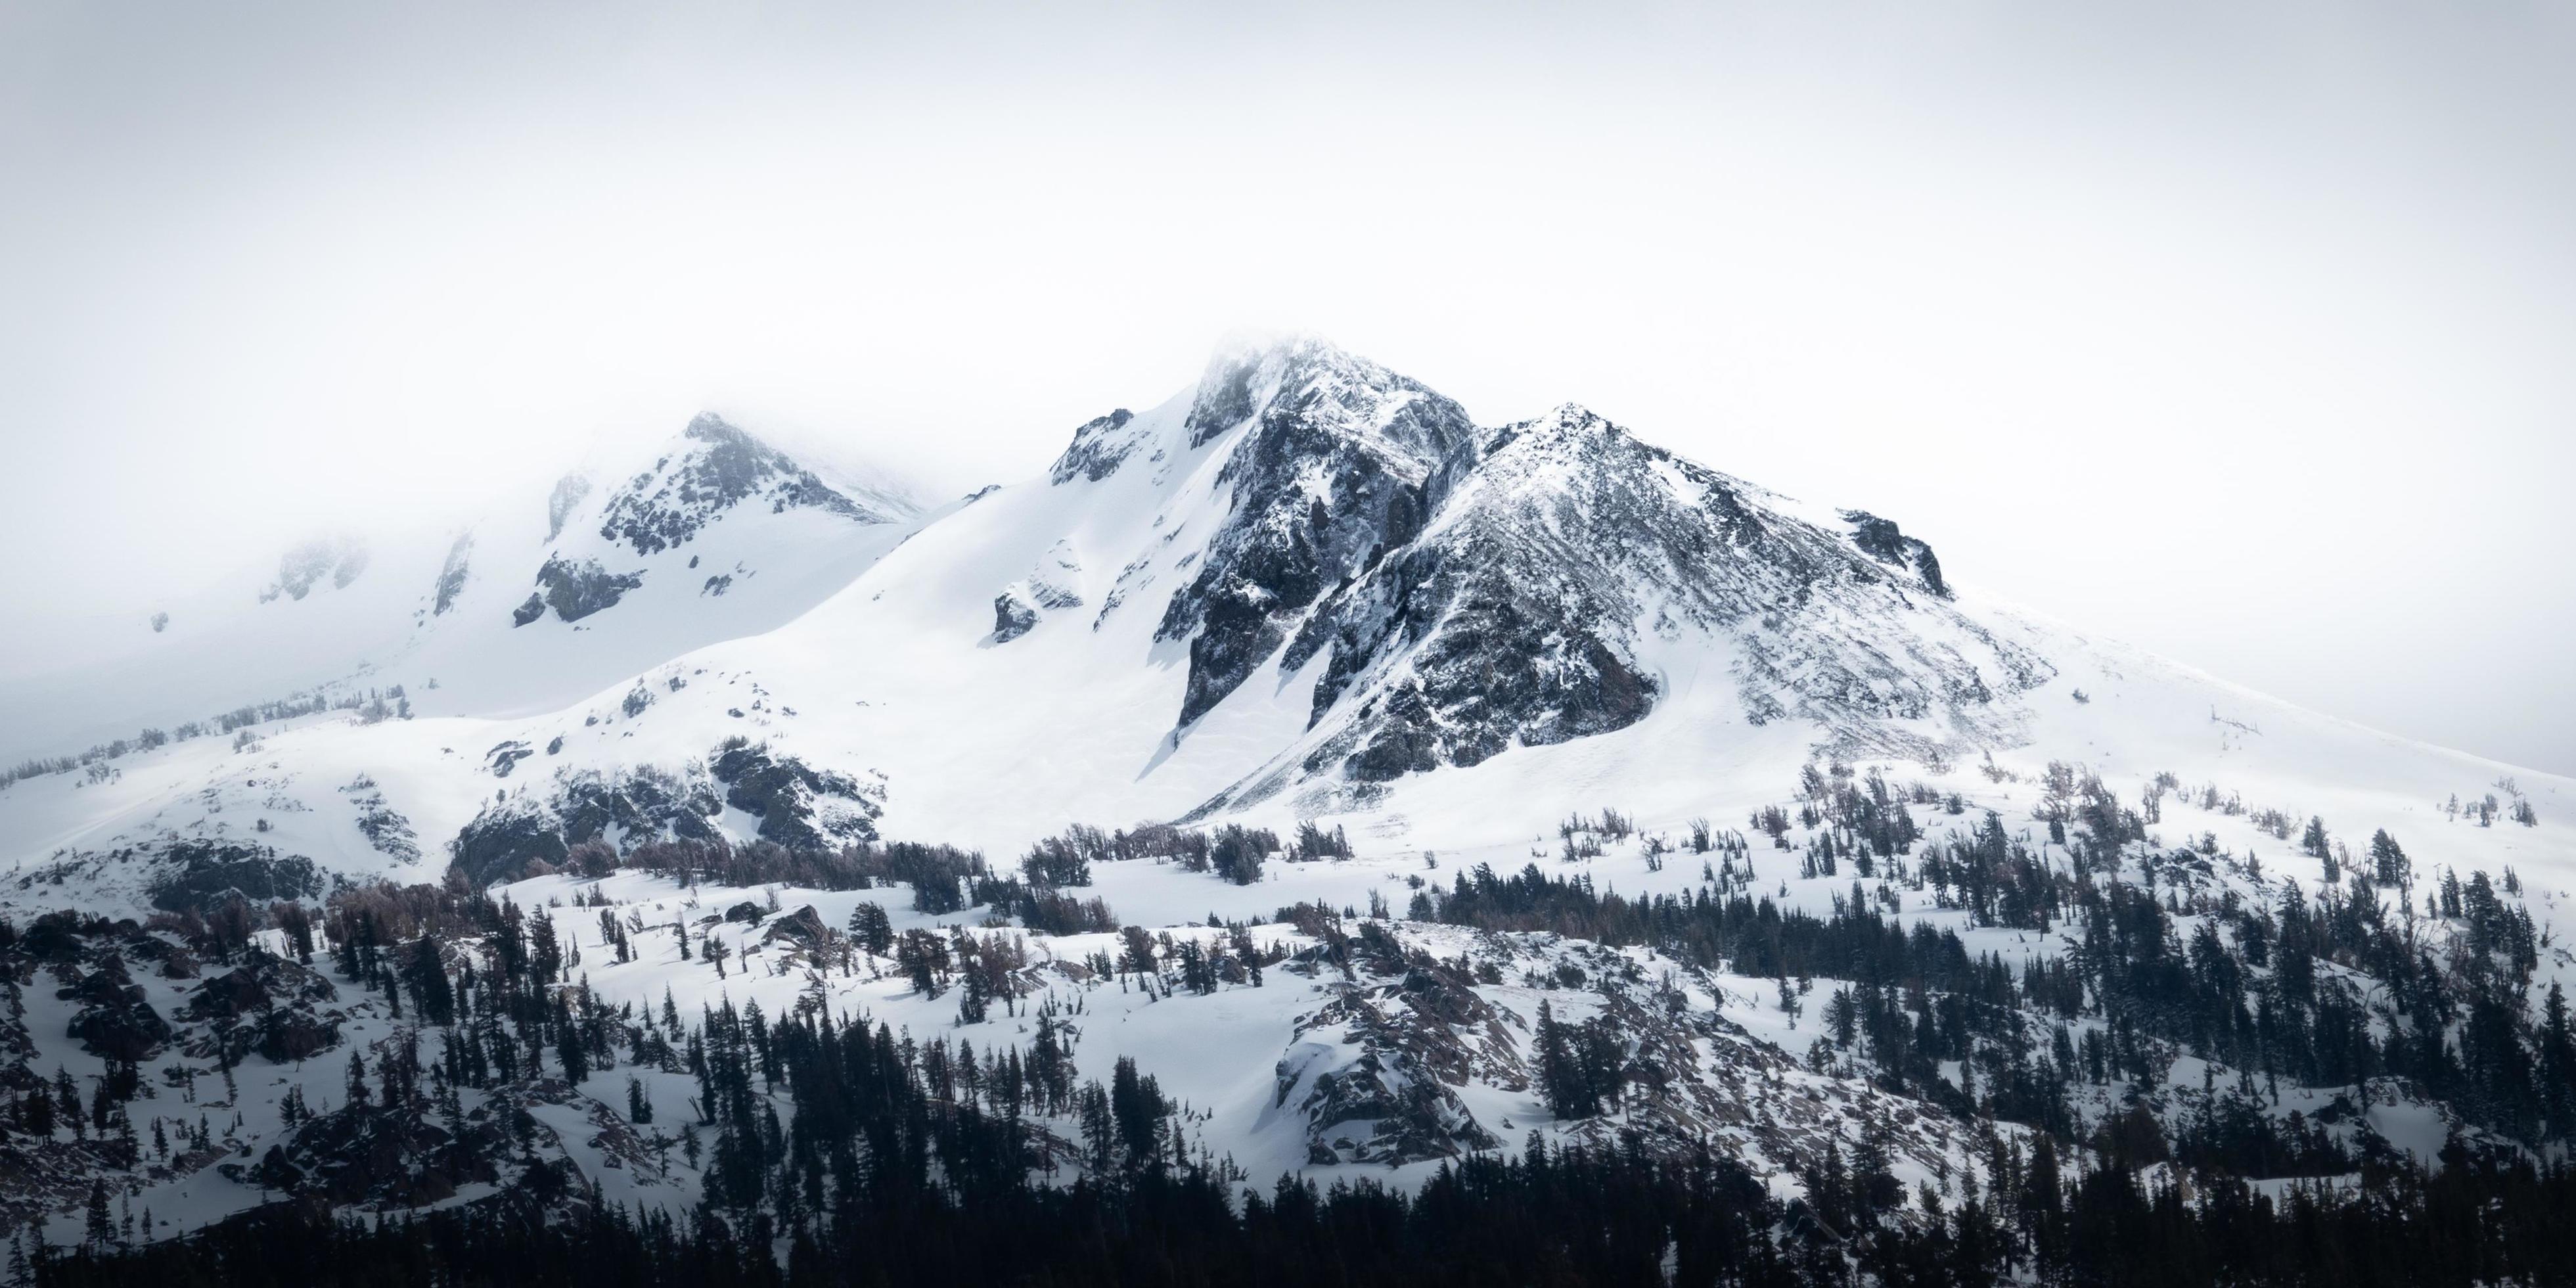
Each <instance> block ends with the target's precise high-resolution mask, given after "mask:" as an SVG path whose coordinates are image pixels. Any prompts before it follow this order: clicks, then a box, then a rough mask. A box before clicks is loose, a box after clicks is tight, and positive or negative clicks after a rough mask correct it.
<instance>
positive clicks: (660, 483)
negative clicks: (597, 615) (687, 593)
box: [567, 414, 892, 620]
mask: <svg viewBox="0 0 2576 1288" xmlns="http://www.w3.org/2000/svg"><path fill="white" fill-rule="evenodd" d="M686 436H687V438H688V440H689V443H690V446H689V447H688V448H687V450H685V451H683V452H681V453H679V454H678V455H676V456H667V457H664V458H663V459H661V460H659V461H656V462H655V463H654V466H653V468H652V469H650V470H647V471H645V472H644V473H642V474H639V475H637V476H635V478H634V479H632V480H630V481H629V482H628V483H627V484H626V485H625V486H624V487H622V488H620V489H618V491H617V494H616V495H615V496H612V497H610V498H609V500H608V506H607V509H606V510H605V511H604V512H603V514H602V521H601V523H600V528H599V535H600V536H602V537H605V538H607V539H608V540H610V541H614V542H619V543H622V544H625V545H627V546H631V547H633V549H634V551H635V553H637V554H639V555H649V554H653V553H655V552H656V551H661V550H667V549H669V548H671V547H673V546H678V545H684V544H686V543H687V542H688V541H689V539H690V538H692V537H695V536H696V535H697V534H698V533H699V531H700V530H702V529H704V528H705V527H706V525H707V524H709V523H711V522H713V521H714V520H715V519H716V518H717V517H718V516H720V515H722V514H723V513H724V512H725V511H727V510H730V509H732V508H733V507H734V506H735V505H737V504H740V503H742V502H744V501H747V500H765V501H767V502H768V503H769V508H770V510H771V511H772V512H783V511H785V510H788V509H790V508H803V509H813V510H821V511H823V512H825V513H827V514H837V515H840V516H841V517H843V518H846V519H851V520H853V521H856V522H859V523H885V522H888V521H890V520H891V518H892V516H891V515H887V514H882V513H879V512H877V511H875V510H872V509H869V508H868V507H866V506H862V505H860V504H859V503H858V502H856V501H854V500H851V499H850V498H849V497H847V496H844V495H842V494H841V493H839V492H836V491H834V490H833V489H832V488H831V487H830V486H829V485H827V484H825V483H824V482H823V481H822V480H821V479H819V478H816V477H815V476H814V473H813V471H811V470H808V469H806V468H805V467H804V466H802V465H799V464H797V463H796V461H795V460H794V459H793V458H791V457H789V456H787V455H786V454H785V453H782V452H780V451H778V450H777V449H776V448H773V447H771V446H769V445H768V444H766V443H763V442H761V441H760V440H759V439H757V438H754V437H752V436H751V435H749V434H746V433H744V432H743V431H741V430H739V429H736V428H734V427H733V426H731V425H728V424H726V423H725V421H724V419H723V418H722V417H720V416H716V415H713V414H705V415H701V416H699V417H698V418H697V419H695V420H692V421H690V422H689V428H688V429H687V431H686ZM567 620H568V619H567Z"/></svg>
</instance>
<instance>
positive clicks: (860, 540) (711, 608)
mask: <svg viewBox="0 0 2576 1288" xmlns="http://www.w3.org/2000/svg"><path fill="white" fill-rule="evenodd" d="M921 514H922V510H921V507H920V505H919V504H918V503H917V502H916V501H914V500H913V499H912V498H910V497H909V496H907V495H906V494H905V493H903V492H902V491H901V490H899V489H896V488H893V487H891V486H890V485H887V484H885V483H882V482H876V481H871V480H866V479H854V480H845V481H842V482H839V483H837V484H833V483H826V482H825V481H824V480H823V479H821V478H819V477H817V476H816V475H815V473H814V472H813V471H812V470H810V469H808V468H806V467H805V466H802V465H800V464H798V463H797V462H796V461H795V460H793V459H792V458H789V457H788V456H786V455H784V454H782V453H780V452H779V451H777V450H776V449H775V448H772V447H770V446H768V445H767V444H765V443H763V442H761V441H760V440H759V439H757V438H755V437H753V436H752V435H751V434H749V433H748V432H746V431H744V430H741V429H739V428H736V427H734V426H732V425H730V424H728V423H727V422H725V421H724V420H723V419H722V418H721V417H718V416H715V415H712V414H710V415H702V416H700V417H698V418H697V419H696V420H695V421H693V422H691V423H690V424H689V426H688V427H687V428H686V429H685V430H684V431H682V432H681V433H680V434H677V435H675V436H672V437H671V438H669V439H667V440H664V441H662V442H659V443H650V444H645V445H642V447H641V448H640V449H638V450H617V451H607V452H603V453H601V454H600V455H599V458H598V459H595V460H593V461H592V462H590V463H589V464H587V465H585V466H583V467H582V468H580V469H577V470H574V471H572V472H570V473H565V474H561V475H560V476H557V475H554V474H550V473H549V474H544V475H542V476H539V475H532V476H530V477H527V478H522V479H516V480H509V481H506V482H505V483H504V485H503V487H502V489H501V492H500V495H498V496H496V497H495V498H494V500H493V502H492V504H491V505H490V507H489V508H488V509H487V510H486V511H484V512H483V513H482V514H480V515H478V516H475V517H472V518H471V519H469V520H466V521H462V522H459V523H456V524H454V525H452V526H450V527H449V528H448V529H447V530H446V531H444V532H436V531H433V532H430V533H428V534H426V535H409V536H407V535H406V534H404V533H402V532H399V531H397V532H391V533H387V534H382V535H380V536H377V537H374V538H369V537H366V536H361V535H357V534H352V533H338V534H333V535H330V536H327V537H322V538H317V539H315V540H312V541H308V542H304V543H300V544H298V545H296V546H295V547H293V548H291V549H289V550H287V551H286V552H285V553H284V554H283V555H281V556H280V557H279V559H278V561H277V563H276V564H275V565H274V567H272V568H267V569H259V570H253V571H252V573H251V574H249V575H246V576H245V577H243V578H241V579H239V580H238V581H235V582H226V583H223V584H219V585H216V586H212V587H209V588H207V589H206V590H205V591H204V592H202V593H201V594H199V595H196V596H192V597H191V598H189V599H188V600H185V601H182V602H178V603H172V604H166V605H158V606H151V607H150V608H149V609H148V611H147V607H146V606H141V605H138V606H137V611H136V612H135V613H134V614H133V615H132V617H131V618H130V619H121V620H118V621H115V622H110V623H89V624H84V625H83V626H82V627H81V628H79V629H75V630H67V631H64V632H63V633H62V637H61V638H59V639H55V640H51V641H49V642H48V643H49V644H50V647H49V648H46V649H44V650H43V651H42V652H41V653H40V654H39V655H38V656H36V657H34V658H32V659H31V661H30V664H29V666H28V668H27V673H24V674H13V675H11V676H10V677H9V678H8V679H6V680H0V705H5V707H6V708H7V709H8V710H9V711H10V713H11V714H12V716H13V717H14V718H13V719H11V720H10V721H9V722H8V727H7V729H6V730H5V732H0V755H5V756H8V757H11V758H12V759H13V760H14V759H16V758H22V757H56V756H63V755H71V754H77V753H79V752H81V751H82V750H83V749H85V748H88V747H91V746H94V745H99V744H110V743H112V742H114V741H115V740H119V739H122V740H123V741H124V742H125V743H126V744H128V745H131V744H133V743H136V742H138V741H144V740H145V739H139V738H138V737H137V732H138V731H139V730H144V729H147V728H149V729H157V730H159V731H161V732H162V733H163V734H169V733H171V732H172V731H174V730H177V729H179V728H181V727H183V726H186V725H189V724H191V723H192V722H194V723H196V724H199V725H204V726H208V727H214V726H217V725H218V724H219V723H221V724H228V725H231V726H239V725H242V724H254V723H266V722H267V720H268V719H273V718H274V717H273V715H272V716H269V717H265V718H263V717H262V708H266V709H267V710H268V711H270V712H277V711H283V710H288V709H293V708H297V707H309V706H313V705H315V704H316V702H317V701H318V702H320V703H323V704H328V703H332V702H348V703H350V705H352V706H355V705H357V704H358V702H360V701H363V700H364V699H366V698H368V697H371V696H373V695H375V694H379V693H385V692H388V691H398V692H399V693H400V694H401V695H402V696H404V697H407V698H408V699H409V701H410V705H411V709H412V710H413V711H414V712H415V713H418V714H424V715H426V714H456V713H471V714H500V713H510V712H531V711H541V710H552V709H555V708H558V707H561V706H562V705H564V704H566V703H569V702H572V701H575V700H577V699H579V698H580V697H582V696H584V695H586V694H588V693H590V692H593V691H595V690H596V689H598V688H599V687H601V686H603V685H606V684H609V683H611V682H613V681H615V680H617V679H618V678H619V677H621V676H625V675H630V674H632V673H634V672H635V671H637V670H640V669H643V668H646V667H649V666H652V665H653V664H655V663H657V662H661V661H664V660H667V659H668V658H670V657H672V656H674V655H676V654H678V653H681V652H685V651H687V650H689V649H691V648H696V647H699V646H702V645H705V644H709V643H713V642H715V641H718V640H722V639H726V638H729V637H732V636H737V635H744V634H754V633H758V632H760V631H764V630H768V629H771V628H773V627H776V626H778V625H780V624H782V623H784V622H785V621H787V620H789V619H790V618H793V617H794V616H796V615H797V614H798V613H801V612H803V611H804V610H805V609H807V608H810V607H812V606H813V605H814V604H815V603H816V602H818V601H820V600H821V599H823V598H824V597H826V596H828V595H829V594H831V593H832V592H833V591H835V590H837V589H839V588H840V587H841V586H843V585H845V584H847V582H848V581H849V579H850V578H851V577H853V576H855V575H856V574H857V573H858V572H859V570H861V569H863V568H865V567H866V566H867V565H868V564H869V563H870V562H872V561H873V560H875V558H876V557H877V556H879V555H881V554H883V553H884V552H885V551H886V550H887V549H889V548H891V547H892V546H893V545H894V544H895V543H896V542H898V541H900V540H901V539H902V537H903V535H904V534H906V533H908V532H910V531H911V530H912V528H913V527H914V526H915V525H916V524H917V522H918V521H919V519H920V517H921ZM250 585H256V587H257V588H256V589H255V590H252V589H250V588H249V586H250ZM532 604H533V607H532V606H531V605H532ZM611 608H622V611H620V612H619V613H617V614H616V616H615V617H613V618H593V617H592V615H593V614H596V613H600V612H602V611H604V610H607V609H611ZM540 618H542V619H543V620H542V621H540V620H539V619H540ZM584 619H590V620H587V621H585V620H584ZM610 622H614V624H615V629H613V630H607V631H602V630H601V629H600V627H601V626H603V625H605V624H608V623H610ZM522 627H524V628H525V629H519V628H522ZM353 699H354V700H353ZM245 708H247V711H244V709H245ZM235 713H241V714H239V715H236V714H235ZM219 732H223V733H227V734H229V733H230V732H232V728H231V727H224V728H220V729H219Z"/></svg>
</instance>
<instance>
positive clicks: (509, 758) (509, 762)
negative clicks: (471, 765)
mask: <svg viewBox="0 0 2576 1288" xmlns="http://www.w3.org/2000/svg"><path fill="white" fill-rule="evenodd" d="M535 754H537V753H536V752H534V751H531V750H529V749H528V744H526V743H524V742H520V741H518V740H516V739H512V740H510V741H508V742H503V743H496V744H494V745H493V747H492V750H490V751H487V752H484V753H483V765H484V767H485V768H487V769H489V770H491V771H492V776H493V777H494V778H507V777H509V776H510V771H511V770H513V769H516V768H518V767H519V762H520V761H522V760H526V759H527V758H528V757H530V756H533V755H535Z"/></svg>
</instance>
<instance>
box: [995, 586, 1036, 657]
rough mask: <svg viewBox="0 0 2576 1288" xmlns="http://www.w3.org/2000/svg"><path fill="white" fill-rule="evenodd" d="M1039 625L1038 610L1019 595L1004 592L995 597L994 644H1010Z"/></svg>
mask: <svg viewBox="0 0 2576 1288" xmlns="http://www.w3.org/2000/svg"><path fill="white" fill-rule="evenodd" d="M1037 624H1038V610H1037V609H1035V608H1033V607H1030V606H1029V605H1028V604H1027V603H1026V602H1024V601H1023V600H1021V598H1020V597H1019V596H1017V595H1014V594H1012V593H1010V592H1009V591H1004V592H1002V593H1001V594H999V595H995V596H994V597H993V642H994V643H996V644H1008V643H1010V642H1011V641H1012V640H1015V639H1018V638H1019V637H1021V636H1023V635H1026V634H1028V633H1029V631H1030V630H1031V629H1033V628H1034V627H1036V626H1037Z"/></svg>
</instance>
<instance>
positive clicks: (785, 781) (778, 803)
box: [709, 738, 881, 850]
mask: <svg viewBox="0 0 2576 1288" xmlns="http://www.w3.org/2000/svg"><path fill="white" fill-rule="evenodd" d="M709 768H710V769H712V770H713V771H714V773H715V776H716V779H717V781H719V782H722V783H723V784H725V803H726V804H727V805H731V806H732V807H734V808H735V809H738V810H741V811H742V812H744V813H746V814H750V815H754V816H756V817H757V818H759V819H760V835H761V837H762V838H763V839H765V840H770V841H775V842H777V843H778V844H780V845H783V846H786V847H787V848H789V849H791V850H801V849H814V848H818V847H823V846H829V845H838V844H843V843H846V842H850V841H861V840H874V839H875V838H876V834H877V832H876V816H877V814H878V813H879V812H880V809H881V807H880V806H879V805H878V803H877V801H876V800H875V799H874V797H873V796H872V795H871V794H870V793H868V792H866V791H864V790H863V789H861V787H860V785H859V782H858V780H857V779H854V778H851V777H850V776H849V775H847V774H839V773H833V772H830V771H826V770H816V769H814V768H812V767H810V766H808V765H807V764H805V762H803V761H801V760H798V759H797V758H796V757H794V756H773V755H772V754H771V753H770V750H769V747H768V745H767V744H765V743H752V742H745V741H743V740H742V739H738V738H736V739H728V740H727V741H726V742H725V744H724V745H723V746H721V747H718V748H717V750H716V756H715V761H714V763H713V764H712V765H710V766H709Z"/></svg>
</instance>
